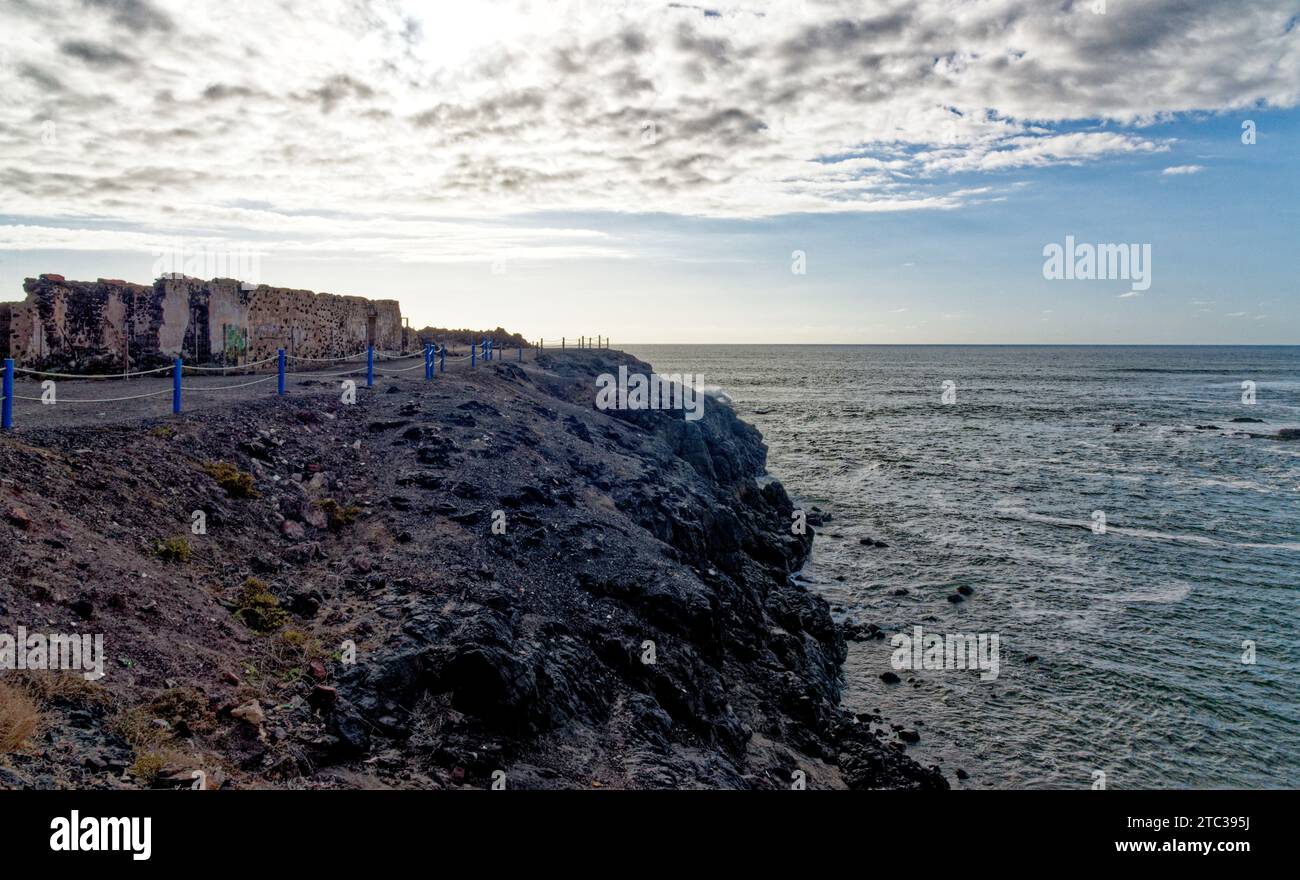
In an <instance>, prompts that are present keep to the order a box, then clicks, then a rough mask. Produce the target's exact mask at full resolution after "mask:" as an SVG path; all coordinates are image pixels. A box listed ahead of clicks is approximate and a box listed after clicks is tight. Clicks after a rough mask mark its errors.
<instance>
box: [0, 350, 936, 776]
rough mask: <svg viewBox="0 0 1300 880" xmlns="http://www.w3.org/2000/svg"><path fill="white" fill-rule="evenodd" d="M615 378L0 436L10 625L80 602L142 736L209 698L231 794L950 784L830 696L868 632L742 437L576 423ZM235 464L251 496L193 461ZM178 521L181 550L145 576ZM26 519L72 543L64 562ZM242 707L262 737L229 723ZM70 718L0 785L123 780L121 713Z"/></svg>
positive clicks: (211, 746) (501, 368) (582, 377)
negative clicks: (852, 621) (118, 766)
mask: <svg viewBox="0 0 1300 880" xmlns="http://www.w3.org/2000/svg"><path fill="white" fill-rule="evenodd" d="M620 364H626V365H628V367H629V369H630V370H632V371H644V372H649V371H650V368H649V366H648V365H646V364H642V363H641V362H639V361H636V360H634V359H631V358H628V357H627V356H625V355H622V354H620V353H618V352H614V351H607V350H580V351H566V352H563V353H554V352H543V353H541V355H540V356H539V357H538V358H537V360H536V361H535V362H534V361H531V360H526V361H525V362H524V364H523V365H522V366H519V365H516V364H510V365H507V364H505V363H502V364H499V365H496V366H497V368H496V369H480V370H477V371H475V372H471V371H470V370H469V369H468V365H460V366H461V369H460V370H458V371H449V372H447V373H445V374H442V373H440V374H439V375H438V378H437V381H436V382H430V383H419V384H416V385H414V386H412V390H411V392H410V394H409V396H408V394H406V393H402V394H384V393H381V392H378V390H377V391H376V392H375V393H362V394H360V395H359V398H358V402H357V404H356V405H355V406H340V405H338V404H337V398H336V396H335V393H334V388H333V387H332V386H331V385H329V384H328V383H326V384H323V385H322V387H321V388H320V389H313V388H308V389H305V390H304V389H300V388H295V390H294V391H293V392H292V393H293V394H294V395H295V396H296V397H299V400H297V401H295V406H292V407H286V406H284V405H283V401H282V400H280V401H277V400H276V396H275V395H268V396H267V397H265V398H255V399H249V400H243V401H240V402H239V403H238V405H235V406H231V407H230V408H229V409H211V410H206V411H204V412H202V413H194V414H186V415H183V416H181V417H178V418H175V419H172V420H170V421H169V422H168V425H169V426H171V427H172V428H173V430H174V432H175V435H176V436H175V437H174V438H173V439H168V438H164V437H159V436H154V435H151V434H149V433H148V428H149V427H151V425H152V423H139V422H136V423H130V424H123V425H117V426H108V427H101V428H95V429H87V430H48V431H44V432H36V431H29V432H25V433H23V435H22V436H21V442H20V441H18V440H15V439H14V438H11V437H3V438H0V473H3V474H4V475H5V476H6V478H7V479H6V481H5V482H3V483H0V511H5V512H7V516H6V518H5V519H3V520H0V570H3V571H5V572H6V576H7V578H8V583H11V584H13V586H11V587H9V588H8V589H7V590H6V591H5V592H4V594H3V597H2V598H3V601H4V603H5V608H6V609H7V612H8V615H9V616H11V617H13V618H14V619H17V620H20V621H21V620H37V619H39V620H41V621H45V620H47V619H49V616H50V615H61V616H62V618H66V620H64V619H62V618H61V619H60V620H59V621H55V623H58V624H59V625H60V626H64V627H67V629H66V630H65V631H72V627H73V626H74V625H75V624H76V622H77V618H76V614H77V612H76V611H75V610H73V609H72V608H69V607H68V606H69V605H71V604H72V603H73V602H74V601H75V600H76V599H77V597H81V596H87V597H91V598H93V613H94V621H95V623H94V626H95V628H96V630H97V631H101V630H102V631H103V632H104V633H105V634H106V638H105V641H106V642H107V643H109V644H114V645H119V646H124V647H121V648H119V649H116V651H117V653H116V654H115V657H116V660H117V664H118V665H117V667H116V669H117V670H118V671H119V672H120V673H121V674H117V675H109V676H107V677H106V679H105V683H104V685H103V687H104V688H106V689H107V693H108V695H109V697H110V699H109V700H108V702H109V703H110V704H113V705H115V706H116V707H120V708H127V709H132V710H135V711H137V712H139V713H142V717H143V718H144V719H145V720H146V721H147V720H148V719H149V718H151V717H157V716H156V715H155V714H151V713H156V712H157V711H160V710H156V709H154V708H152V707H153V706H155V705H163V704H166V705H168V706H171V705H172V704H173V703H175V702H176V701H177V700H178V698H177V697H176V696H174V695H172V696H168V697H167V698H166V700H164V701H163V702H162V703H155V701H158V700H162V699H163V695H164V694H168V693H170V690H172V689H175V688H180V687H184V688H193V689H194V690H195V691H196V692H197V693H200V694H204V695H206V697H204V698H202V699H197V700H190V701H188V702H185V701H182V702H183V705H185V706H191V707H192V709H193V714H192V716H190V717H187V718H186V719H185V721H186V727H185V729H186V732H187V734H188V735H187V736H186V737H185V741H184V744H183V745H184V747H185V750H186V753H192V754H195V755H204V756H211V758H212V760H214V761H215V760H219V761H220V762H221V763H222V765H223V766H227V767H229V768H231V778H230V779H228V780H227V781H226V783H225V785H226V786H227V787H252V786H268V785H284V784H292V785H293V786H295V787H337V786H339V785H371V784H382V785H389V786H397V787H419V786H427V785H443V786H452V785H465V786H471V787H479V788H487V787H488V786H489V785H490V784H491V780H492V774H493V773H494V772H495V771H496V770H504V771H505V772H506V773H507V774H508V775H509V778H510V780H511V781H510V785H511V787H551V788H559V787H572V788H582V789H589V788H591V787H593V783H598V784H599V785H600V786H601V787H612V788H658V787H727V788H732V787H736V788H782V789H788V788H789V784H790V779H791V774H792V773H793V772H794V771H795V770H799V769H805V770H806V771H807V775H808V779H809V783H810V785H816V786H818V787H833V788H846V787H858V788H885V787H905V788H942V787H945V786H946V782H945V781H944V779H943V777H942V776H941V775H940V774H938V773H937V772H935V771H934V770H931V769H925V768H923V767H921V766H919V765H918V764H917V763H916V762H914V761H912V760H911V759H910V758H909V757H907V755H906V754H904V753H903V751H902V749H901V745H900V743H898V742H897V741H894V742H890V743H884V742H882V741H881V740H880V739H879V738H878V737H877V736H876V735H874V734H873V733H872V732H871V730H870V727H869V725H867V724H864V723H860V722H859V720H858V719H856V718H854V717H853V716H852V715H851V714H849V713H848V712H846V711H845V710H844V709H842V708H841V707H840V705H839V699H840V688H841V684H842V679H841V665H842V663H843V662H844V659H845V657H846V656H847V651H848V647H847V644H846V641H845V634H846V631H847V632H848V633H849V635H850V637H853V638H860V637H867V638H871V637H875V638H879V637H880V636H881V635H882V634H881V633H880V632H879V630H878V628H876V627H873V626H871V625H867V626H861V627H845V628H841V626H839V625H837V624H836V623H835V621H834V620H833V619H832V617H831V613H830V608H829V606H828V604H827V603H826V601H825V600H824V599H823V598H822V597H821V596H819V595H818V594H816V593H814V592H810V591H809V590H808V589H807V588H806V587H804V586H803V585H801V584H800V583H799V582H798V581H797V579H796V578H794V577H793V576H792V575H793V573H794V572H796V571H798V570H799V569H800V568H802V567H803V565H804V563H805V562H806V561H807V558H808V554H809V553H810V551H811V547H812V541H813V535H812V534H811V530H808V532H809V533H808V534H805V535H792V534H790V522H791V519H792V513H793V510H794V505H793V503H792V502H791V500H790V498H789V496H788V495H787V493H786V491H785V489H784V488H783V487H782V486H781V484H780V483H779V482H776V481H774V480H771V479H769V478H767V477H766V475H765V466H766V448H765V447H764V445H763V442H762V437H761V436H760V435H759V433H758V431H757V430H756V429H755V428H753V427H752V426H750V425H748V424H746V423H744V422H742V421H741V420H739V419H738V418H737V417H736V415H735V413H734V412H733V411H732V409H731V408H730V407H729V406H726V405H724V404H722V403H719V402H718V401H716V400H713V399H708V400H707V401H706V403H705V409H704V417H703V418H702V419H700V420H698V421H687V420H686V419H685V418H684V417H683V413H682V412H681V411H653V412H626V411H620V412H608V413H605V412H600V411H597V410H596V409H595V408H594V388H595V377H596V376H597V375H599V374H601V373H606V372H617V369H618V366H619V365H620ZM406 387H407V386H405V385H404V386H403V388H406ZM304 412H313V413H315V415H313V416H312V417H311V418H307V419H304V418H303V413H304ZM359 438H364V440H365V443H364V444H362V445H360V446H358V445H356V443H357V440H358V439H359ZM241 443H243V444H245V445H244V446H243V448H242V450H241V445H240V444H241ZM162 444H167V446H166V448H165V450H164V449H163V447H162ZM128 447H129V448H132V450H133V453H132V455H131V456H130V457H129V458H124V457H123V455H122V450H123V449H124V448H128ZM232 458H233V459H235V461H234V463H235V464H236V465H237V466H238V467H239V468H240V469H241V470H252V471H254V472H255V475H256V485H257V488H258V490H259V494H258V495H257V496H256V497H249V498H234V497H228V496H227V495H226V493H225V492H223V491H221V490H220V489H219V488H218V487H217V486H216V485H215V483H214V482H213V480H212V478H211V477H210V476H208V475H207V473H206V472H205V471H204V469H203V465H204V463H206V462H210V461H217V460H230V459H232ZM70 474H71V476H69V475H70ZM83 476H84V479H83ZM277 478H278V479H277ZM25 486H33V487H34V486H39V487H41V489H40V492H39V493H38V492H35V491H22V492H21V493H20V491H19V489H18V488H17V487H25ZM195 509H203V510H205V511H206V512H207V517H208V533H207V534H206V535H203V536H196V537H194V538H192V539H191V544H192V545H193V547H194V550H195V552H194V553H193V557H192V559H191V560H190V561H189V562H187V563H184V564H181V563H167V562H164V561H163V560H160V559H158V558H157V556H156V554H155V552H154V550H153V548H154V547H155V546H156V542H157V541H159V540H162V539H166V538H169V537H171V536H174V535H177V534H181V533H183V532H184V531H185V530H186V528H187V525H188V519H187V517H188V516H189V513H190V511H192V510H195ZM15 510H21V511H22V515H21V516H18V515H15V514H14V513H13V511H15ZM122 510H129V511H130V514H131V515H130V518H129V520H127V519H125V518H123V517H122V516H121V515H120V514H119V513H118V511H122ZM822 518H823V520H824V519H826V517H824V516H823V517H822ZM128 521H129V523H130V525H129V528H128V527H127V526H123V525H121V523H123V522H128ZM281 523H292V525H288V526H282V525H281ZM498 523H500V525H501V526H502V528H496V526H497V524H498ZM282 530H283V532H284V534H282ZM38 531H39V534H40V535H41V536H42V537H44V536H47V533H48V536H49V537H57V536H58V535H57V534H56V532H65V533H69V534H75V535H77V536H78V539H77V540H76V541H70V540H66V539H65V540H63V541H62V543H63V544H64V545H65V546H64V548H63V549H60V550H58V553H57V554H55V553H52V552H51V545H45V544H42V543H41V542H40V541H39V540H36V541H33V540H32V535H33V533H38ZM37 573H39V574H37ZM253 576H256V577H257V578H259V579H260V580H259V581H257V582H254V587H250V586H249V583H248V579H249V578H250V577H253ZM259 584H260V586H258V585H259ZM250 601H251V602H254V605H253V606H252V607H255V608H257V609H258V610H259V613H260V616H257V615H252V614H250V612H249V602H250ZM277 612H278V615H279V616H280V617H284V618H285V619H284V620H280V619H279V617H277ZM250 621H255V622H261V623H269V625H270V628H269V631H267V632H261V631H258V630H255V629H254V628H253V626H252V625H251V623H250ZM51 627H52V628H53V624H51ZM125 646H129V647H125ZM233 671H238V672H239V675H235V674H234V672H233ZM223 673H225V674H223ZM887 674H888V675H892V673H887ZM252 700H257V701H258V702H259V703H260V705H262V706H265V707H267V709H266V718H265V721H264V723H262V724H261V725H259V726H253V725H250V724H248V723H245V722H242V721H237V720H236V719H234V718H232V717H231V715H230V712H231V711H232V710H233V709H235V708H236V707H239V706H241V705H245V704H247V703H248V702H250V701H252ZM209 704H210V706H209ZM96 705H98V704H96ZM74 708H75V710H76V711H85V712H87V713H88V714H86V715H85V716H84V725H85V727H84V728H78V727H76V726H74V725H71V724H68V723H67V717H66V714H61V713H65V709H64V708H60V707H57V706H54V707H50V708H48V709H47V710H46V711H47V713H49V714H50V721H51V724H50V729H51V730H52V731H55V733H56V734H57V735H59V736H70V735H71V734H65V733H62V732H63V731H69V730H81V731H82V732H81V734H80V736H82V737H83V738H84V740H85V744H84V745H76V746H74V745H68V746H67V747H66V748H64V747H62V746H60V744H59V742H53V743H51V744H46V743H42V751H41V753H40V755H39V756H38V757H33V758H32V760H33V766H30V767H24V768H23V769H22V770H21V776H18V777H13V776H9V775H6V776H4V777H0V787H3V786H4V785H5V784H6V783H11V782H12V781H13V779H14V778H17V779H19V780H20V781H27V780H31V779H36V778H47V777H48V778H50V779H51V780H54V781H52V782H51V785H54V784H56V782H57V783H61V784H64V785H74V784H86V783H85V780H87V779H88V778H90V776H89V774H91V773H96V772H97V773H98V775H95V776H94V777H93V779H94V781H93V782H91V783H89V784H94V785H103V786H105V787H114V786H118V785H121V784H124V783H122V782H121V776H122V774H121V770H118V771H117V773H116V775H114V774H112V773H110V772H109V771H107V770H106V771H103V772H99V771H89V770H87V764H86V761H87V759H88V758H90V757H93V756H91V755H90V750H91V749H92V748H93V749H94V750H96V753H97V754H102V755H109V754H110V753H111V754H112V755H114V756H116V755H118V753H119V752H121V753H123V755H122V757H121V758H120V759H119V758H117V757H114V758H113V760H114V761H119V760H121V761H126V760H128V759H129V760H130V761H131V762H133V761H134V760H135V757H137V756H132V755H130V754H129V751H130V750H129V748H128V747H127V746H126V744H125V743H123V742H121V741H120V739H118V738H115V737H116V735H115V734H114V733H113V732H112V730H113V727H112V724H111V722H110V720H109V718H110V714H111V713H108V712H106V711H104V709H103V708H102V706H101V707H100V708H98V709H95V710H90V709H86V708H84V707H74ZM68 711H72V710H68ZM187 711H189V710H187ZM96 713H98V714H96ZM169 713H170V715H174V714H175V710H174V709H169ZM160 720H162V719H160ZM172 729H174V727H173V728H172ZM78 742H80V740H79V741H78ZM105 743H108V744H109V745H111V748H110V747H109V746H106V745H104V744H105ZM96 760H98V759H96ZM100 763H102V761H100V762H99V763H97V762H96V761H92V762H91V766H94V767H98V766H100ZM125 766H130V764H129V763H127V764H125ZM814 780H815V782H814ZM132 784H133V783H132Z"/></svg>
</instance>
